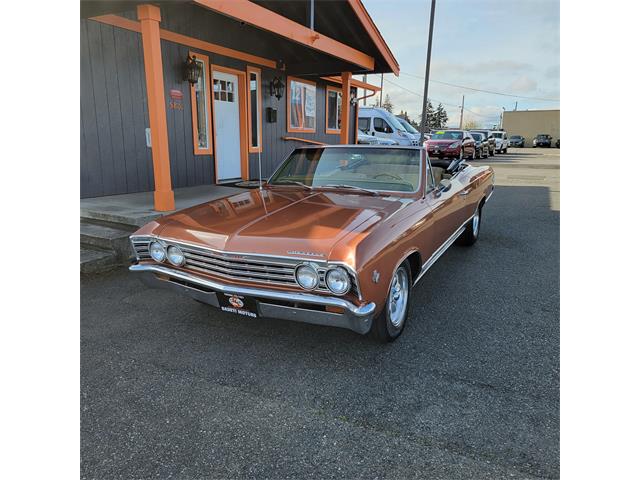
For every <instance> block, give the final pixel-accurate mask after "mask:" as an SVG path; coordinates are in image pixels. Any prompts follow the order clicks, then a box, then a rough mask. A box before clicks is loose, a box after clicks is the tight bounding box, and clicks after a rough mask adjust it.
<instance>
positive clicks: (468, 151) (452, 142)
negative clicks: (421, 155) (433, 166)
mask: <svg viewBox="0 0 640 480" xmlns="http://www.w3.org/2000/svg"><path fill="white" fill-rule="evenodd" d="M426 145H427V152H428V153H429V156H430V157H439V158H446V157H448V158H460V159H463V158H470V159H474V158H476V143H475V140H474V139H473V137H472V136H471V133H469V132H467V131H466V130H437V131H435V132H433V134H432V135H431V138H430V139H429V140H427V142H426Z"/></svg>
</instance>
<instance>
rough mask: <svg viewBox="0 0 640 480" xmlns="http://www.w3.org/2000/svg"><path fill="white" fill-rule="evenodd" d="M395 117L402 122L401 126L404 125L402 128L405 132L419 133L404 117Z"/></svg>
mask: <svg viewBox="0 0 640 480" xmlns="http://www.w3.org/2000/svg"><path fill="white" fill-rule="evenodd" d="M396 118H397V119H398V121H399V122H400V123H401V124H402V126H403V127H404V129H405V130H406V131H407V132H409V133H420V132H419V131H418V130H416V129H415V128H413V125H411V124H410V123H409V122H407V121H406V120H405V119H404V118H402V117H396Z"/></svg>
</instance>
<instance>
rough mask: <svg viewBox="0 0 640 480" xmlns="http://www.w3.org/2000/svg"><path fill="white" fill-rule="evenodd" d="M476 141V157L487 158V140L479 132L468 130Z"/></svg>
mask: <svg viewBox="0 0 640 480" xmlns="http://www.w3.org/2000/svg"><path fill="white" fill-rule="evenodd" d="M470 133H471V136H472V137H473V139H474V140H475V142H476V157H477V158H487V157H488V156H489V140H488V139H487V138H486V137H485V136H484V135H483V134H481V133H480V132H470Z"/></svg>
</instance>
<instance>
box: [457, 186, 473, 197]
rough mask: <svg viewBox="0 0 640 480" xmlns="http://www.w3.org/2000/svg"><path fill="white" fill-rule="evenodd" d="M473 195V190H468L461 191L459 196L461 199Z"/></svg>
mask: <svg viewBox="0 0 640 480" xmlns="http://www.w3.org/2000/svg"><path fill="white" fill-rule="evenodd" d="M470 193H471V189H470V188H468V189H467V190H463V191H461V192H460V193H459V194H458V195H460V196H461V197H466V196H467V195H469V194H470Z"/></svg>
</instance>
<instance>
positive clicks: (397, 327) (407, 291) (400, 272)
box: [371, 260, 411, 343]
mask: <svg viewBox="0 0 640 480" xmlns="http://www.w3.org/2000/svg"><path fill="white" fill-rule="evenodd" d="M410 299H411V269H410V268H409V262H408V261H407V260H405V261H404V262H402V264H401V265H400V266H399V267H398V269H397V270H396V271H395V272H394V274H393V277H392V278H391V285H390V286H389V293H388V294H387V301H386V302H385V304H384V310H382V312H380V314H379V315H378V316H377V317H376V319H375V320H374V321H373V327H372V329H371V331H372V333H373V336H374V337H375V338H376V339H378V340H379V341H381V342H385V343H387V342H393V341H394V340H395V339H396V338H398V337H399V336H400V334H401V333H402V331H403V330H404V326H405V324H406V323H407V317H408V316H409V300H410Z"/></svg>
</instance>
